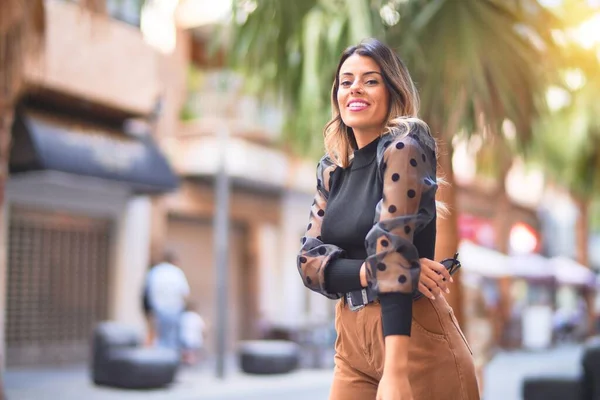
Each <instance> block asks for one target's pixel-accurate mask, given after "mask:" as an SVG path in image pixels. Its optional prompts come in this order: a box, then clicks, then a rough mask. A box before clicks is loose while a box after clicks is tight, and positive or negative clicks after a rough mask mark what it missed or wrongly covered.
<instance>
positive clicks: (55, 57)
mask: <svg viewBox="0 0 600 400" xmlns="http://www.w3.org/2000/svg"><path fill="white" fill-rule="evenodd" d="M45 3H46V5H47V17H46V18H47V35H46V46H45V50H44V53H43V55H42V57H41V60H40V61H39V62H38V63H33V62H31V63H28V64H27V66H26V67H27V68H26V76H27V80H28V83H29V84H30V85H32V86H39V87H41V88H43V89H46V90H50V91H54V92H57V93H61V94H64V95H68V96H71V97H76V98H81V99H83V100H87V101H90V102H93V103H97V104H100V105H103V106H107V107H110V108H114V109H119V110H121V111H126V112H129V113H133V114H148V113H149V112H150V111H151V110H152V109H153V107H154V104H155V101H156V99H157V96H158V95H159V92H160V86H159V69H158V68H159V55H158V54H157V53H156V51H155V50H154V49H153V48H151V47H150V46H149V45H147V44H146V43H145V42H144V40H143V37H142V34H141V32H140V31H139V29H137V28H136V27H133V26H129V25H127V24H125V23H122V22H119V21H116V20H113V19H110V18H108V17H105V16H101V15H96V16H93V17H92V16H90V15H89V14H88V13H85V12H83V11H81V9H80V8H79V7H78V6H77V5H76V4H73V3H68V2H64V1H57V0H48V1H46V2H45Z"/></svg>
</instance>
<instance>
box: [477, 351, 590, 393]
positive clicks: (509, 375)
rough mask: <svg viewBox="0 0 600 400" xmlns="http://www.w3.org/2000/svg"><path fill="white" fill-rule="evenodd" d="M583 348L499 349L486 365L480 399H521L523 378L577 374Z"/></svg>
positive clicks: (579, 370) (579, 371)
mask: <svg viewBox="0 0 600 400" xmlns="http://www.w3.org/2000/svg"><path fill="white" fill-rule="evenodd" d="M582 354H583V348H582V347H581V346H580V345H574V344H571V345H563V346H560V347H556V348H553V349H550V350H545V351H535V352H534V351H522V350H520V351H514V352H502V353H500V354H498V355H496V357H494V359H493V360H492V362H491V363H490V364H489V365H488V366H487V368H486V371H485V378H484V382H485V389H484V396H483V400H521V399H522V396H521V390H522V389H521V387H522V386H521V385H522V382H523V380H524V379H525V378H527V377H535V376H571V377H573V376H577V375H579V374H580V373H581V371H582V369H581V357H582Z"/></svg>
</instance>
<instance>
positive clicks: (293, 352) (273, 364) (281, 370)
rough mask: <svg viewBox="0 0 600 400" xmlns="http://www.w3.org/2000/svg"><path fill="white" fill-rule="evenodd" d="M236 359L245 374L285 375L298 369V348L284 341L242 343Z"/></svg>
mask: <svg viewBox="0 0 600 400" xmlns="http://www.w3.org/2000/svg"><path fill="white" fill-rule="evenodd" d="M238 357H239V362H240V367H241V369H242V371H243V372H245V373H247V374H259V375H270V374H285V373H288V372H291V371H293V370H295V369H297V368H298V364H299V361H300V347H299V346H298V345H297V344H296V343H294V342H290V341H286V340H256V341H247V342H242V343H241V344H240V346H239V350H238Z"/></svg>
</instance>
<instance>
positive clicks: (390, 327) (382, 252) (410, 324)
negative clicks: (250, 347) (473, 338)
mask: <svg viewBox="0 0 600 400" xmlns="http://www.w3.org/2000/svg"><path fill="white" fill-rule="evenodd" d="M331 101H332V108H333V117H332V120H331V121H330V122H329V123H328V124H327V126H326V127H325V134H324V135H325V148H326V153H327V154H326V155H325V156H324V157H323V158H322V159H321V161H320V162H319V164H318V166H317V194H316V196H315V200H314V202H313V205H312V208H311V213H310V221H309V224H308V227H307V232H306V235H305V236H304V237H303V238H302V248H301V250H300V254H299V255H298V270H299V271H300V274H301V276H302V279H303V281H304V284H305V285H306V286H307V287H308V288H310V289H311V290H314V291H316V292H319V293H321V294H323V295H325V296H327V297H329V298H332V299H338V298H340V299H341V300H340V301H339V302H338V304H337V308H336V330H337V333H338V339H337V341H336V345H335V349H336V355H335V373H334V381H333V385H332V388H331V394H330V400H369V399H377V400H380V399H381V400H413V399H414V400H454V399H457V400H458V399H461V400H477V399H479V392H478V389H477V380H476V377H475V370H474V366H473V359H472V354H471V351H470V349H469V346H468V344H467V342H466V340H465V337H464V335H463V334H462V332H461V330H460V328H459V326H458V323H457V322H456V318H455V317H454V314H453V311H452V308H451V307H450V306H449V305H448V303H447V302H446V300H445V299H444V297H443V295H441V294H440V291H442V290H443V291H445V292H448V288H447V286H446V283H447V282H448V281H451V280H452V279H451V277H450V275H449V274H448V272H447V270H446V268H445V267H444V266H443V265H441V264H439V263H437V262H434V261H431V259H432V258H433V255H434V249H435V237H436V230H435V223H436V202H435V193H436V189H437V183H436V182H437V180H436V164H437V162H436V146H435V142H434V140H433V138H432V137H431V135H430V133H429V129H428V127H427V125H426V124H425V123H424V122H423V121H421V120H419V119H418V118H417V112H418V105H419V98H418V94H417V90H416V89H415V86H414V84H413V82H412V80H411V78H410V75H409V73H408V71H407V69H406V67H405V65H404V63H403V62H402V61H401V60H400V58H399V57H398V56H397V55H396V54H395V53H394V51H393V50H391V49H390V48H389V47H387V46H385V45H384V44H382V43H381V42H379V41H377V40H374V39H369V40H366V41H363V42H362V43H360V44H359V45H358V46H353V47H350V48H348V49H347V50H346V51H345V52H344V53H343V54H342V57H341V60H340V62H339V65H338V68H337V72H336V75H335V80H334V83H333V90H332V96H331ZM419 291H420V292H421V293H422V294H423V295H424V296H420V298H419V299H418V300H414V299H413V297H419V296H417V295H418V294H419Z"/></svg>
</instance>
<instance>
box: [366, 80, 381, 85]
mask: <svg viewBox="0 0 600 400" xmlns="http://www.w3.org/2000/svg"><path fill="white" fill-rule="evenodd" d="M378 83H379V82H377V80H375V79H370V80H368V81H367V85H377V84H378Z"/></svg>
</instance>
